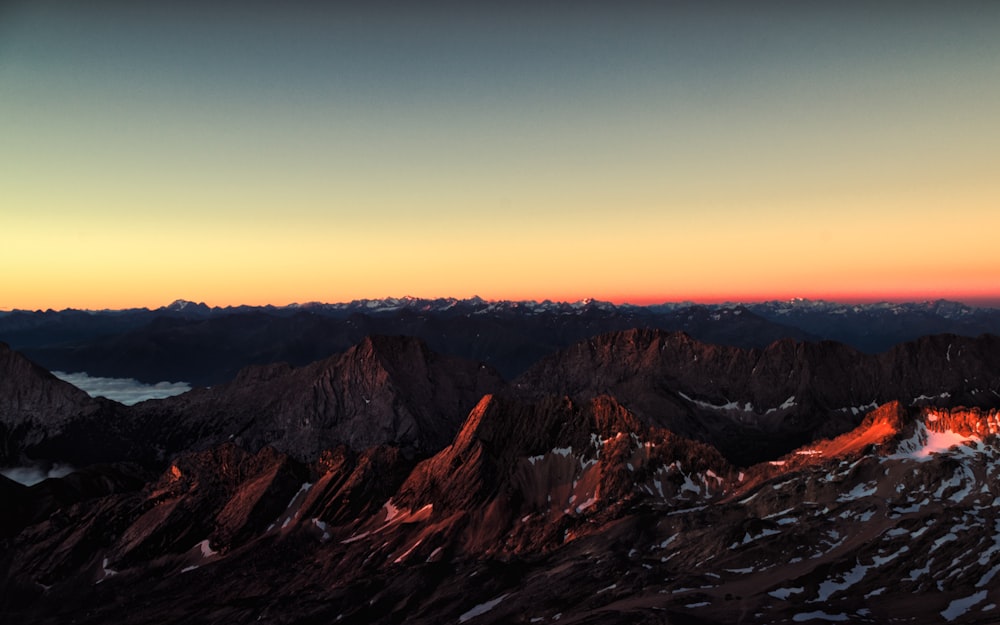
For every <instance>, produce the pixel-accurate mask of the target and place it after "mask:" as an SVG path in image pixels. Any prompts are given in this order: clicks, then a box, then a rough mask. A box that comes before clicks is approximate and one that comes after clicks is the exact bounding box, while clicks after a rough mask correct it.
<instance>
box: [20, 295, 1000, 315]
mask: <svg viewBox="0 0 1000 625" xmlns="http://www.w3.org/2000/svg"><path fill="white" fill-rule="evenodd" d="M391 300H395V301H399V302H403V301H435V300H446V301H447V300H453V301H456V302H469V301H476V300H479V301H482V302H484V303H487V304H499V303H524V304H530V303H534V304H544V303H550V304H556V305H558V304H566V305H574V304H590V303H597V304H610V305H613V306H635V307H639V308H649V307H655V306H667V305H690V306H722V307H724V306H741V305H757V304H766V303H774V302H781V303H794V302H803V303H805V302H810V303H824V304H841V305H857V306H863V305H877V304H896V305H903V304H929V303H936V302H949V303H955V304H960V305H963V306H968V307H970V308H993V309H1000V295H997V296H983V295H978V296H966V297H962V296H951V297H948V296H944V295H941V296H937V297H930V296H915V297H905V296H902V297H892V296H887V297H878V296H872V295H856V296H838V295H832V296H829V297H815V296H813V297H801V296H792V297H748V298H738V297H737V298H733V297H721V296H719V297H700V298H690V297H688V298H678V299H658V298H652V297H648V296H647V297H637V298H609V299H602V298H599V297H582V298H578V299H552V298H544V299H536V298H486V297H481V296H479V295H472V296H469V297H455V296H433V297H426V296H412V295H403V296H399V297H397V296H391V295H390V296H385V297H363V298H353V299H350V300H340V301H320V300H308V301H294V302H289V303H286V304H274V303H264V304H261V303H254V304H251V303H236V304H234V303H227V304H217V303H216V304H208V303H206V302H205V301H204V300H202V301H196V300H188V299H184V298H178V299H174V300H173V301H171V302H170V303H168V304H162V305H159V306H155V307H150V306H148V305H146V306H141V305H140V306H124V307H118V308H115V307H104V308H86V307H83V308H77V307H74V306H67V307H64V308H53V307H47V308H19V307H14V308H7V309H0V313H15V312H28V313H38V312H50V311H51V312H67V311H80V312H115V311H127V310H148V311H155V310H160V309H164V308H169V307H171V306H174V305H177V304H191V305H194V306H206V307H208V308H209V309H213V310H214V309H223V310H224V309H227V308H244V307H245V308H267V307H272V308H292V307H306V306H349V305H351V304H356V303H361V302H379V301H383V302H384V301H391Z"/></svg>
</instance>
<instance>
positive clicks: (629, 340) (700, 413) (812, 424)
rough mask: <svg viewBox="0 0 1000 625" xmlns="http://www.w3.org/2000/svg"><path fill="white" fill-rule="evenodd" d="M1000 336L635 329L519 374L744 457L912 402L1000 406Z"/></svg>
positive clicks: (523, 385) (522, 380)
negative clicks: (735, 337) (840, 337)
mask: <svg viewBox="0 0 1000 625" xmlns="http://www.w3.org/2000/svg"><path fill="white" fill-rule="evenodd" d="M998 373H1000V338H998V337H995V336H992V335H984V336H982V337H979V338H977V339H970V338H967V337H959V336H953V335H939V336H932V337H924V338H922V339H919V340H917V341H914V342H911V343H904V344H901V345H898V346H896V347H894V348H893V349H891V350H889V351H888V352H885V353H882V354H876V355H870V354H864V353H861V352H859V351H857V350H855V349H853V348H851V347H848V346H846V345H842V344H839V343H832V342H828V341H827V342H821V343H801V342H796V341H791V340H782V341H777V342H775V343H772V344H771V345H770V346H768V347H767V348H765V349H741V348H736V347H725V346H715V345H708V344H705V343H701V342H699V341H696V340H694V339H692V338H690V337H689V336H687V335H686V334H683V333H671V332H663V331H659V330H630V331H627V332H618V333H612V334H606V335H602V336H598V337H594V338H592V339H590V340H589V341H586V342H582V343H578V344H576V345H574V346H572V347H570V348H567V349H565V350H563V351H560V352H558V353H556V354H554V355H553V356H551V357H548V358H545V359H543V360H542V361H541V362H539V363H538V364H537V365H535V366H534V367H532V368H531V369H529V370H528V371H527V372H525V373H524V374H523V375H522V376H521V377H519V378H518V379H517V380H515V382H514V388H515V389H516V390H517V391H519V392H521V393H525V394H529V395H530V394H536V395H537V394H542V395H553V394H554V395H563V394H565V395H569V396H572V397H581V398H588V397H593V396H595V395H597V394H608V395H611V396H613V397H615V398H616V399H617V400H618V401H620V402H621V403H622V404H623V405H624V406H627V407H628V408H629V409H630V410H632V411H633V412H634V413H635V414H636V415H637V416H638V417H639V418H640V419H641V420H643V421H644V422H646V423H649V424H653V425H659V426H662V427H666V428H668V429H670V430H672V431H674V432H677V433H679V434H683V435H685V436H689V437H692V438H696V439H699V440H703V441H706V442H708V443H710V444H712V445H714V446H716V447H717V448H719V449H720V450H721V451H722V452H723V453H724V454H725V455H726V456H727V457H728V458H730V459H731V460H732V461H734V462H736V463H738V464H748V463H753V462H759V461H761V460H764V459H767V458H774V457H776V456H778V455H781V454H783V453H786V452H787V451H790V450H791V449H793V448H794V447H797V446H798V445H801V444H804V443H806V442H808V441H809V440H811V439H812V438H814V437H816V436H833V435H836V434H839V433H841V432H844V431H847V430H848V429H850V428H851V427H854V426H855V425H857V423H858V421H859V419H860V416H859V415H861V414H863V413H864V412H865V411H867V410H870V409H871V408H874V407H875V406H877V405H880V404H883V403H885V402H888V401H894V400H899V401H903V402H904V403H906V404H907V405H910V404H913V405H935V404H942V405H965V406H980V407H986V408H989V407H997V406H1000V394H998V393H1000V376H998V375H997V374H998Z"/></svg>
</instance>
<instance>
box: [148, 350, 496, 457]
mask: <svg viewBox="0 0 1000 625" xmlns="http://www.w3.org/2000/svg"><path fill="white" fill-rule="evenodd" d="M502 384H503V382H502V380H501V378H500V376H499V375H498V374H497V373H495V372H494V371H493V370H492V369H490V368H489V367H486V366H485V365H482V364H480V363H477V362H473V361H468V360H465V359H462V358H458V357H454V356H444V355H441V354H436V353H434V352H432V351H431V350H430V349H428V347H427V345H426V344H425V343H423V342H422V341H420V340H418V339H414V338H409V337H402V336H398V337H384V336H376V337H368V338H366V339H365V340H363V341H362V342H361V343H359V344H358V345H355V346H354V347H352V348H350V349H348V350H347V351H346V352H344V353H342V354H338V355H335V356H331V357H330V358H327V359H325V360H321V361H318V362H315V363H312V364H310V365H306V366H303V367H291V366H289V365H286V364H274V365H263V366H253V367H249V368H247V369H244V370H243V371H241V372H240V373H239V374H238V375H237V377H236V379H235V380H233V381H232V382H229V383H227V384H222V385H219V386H215V387H211V388H204V389H195V390H193V391H191V392H189V393H185V394H183V395H180V396H177V397H172V398H168V399H165V400H163V401H158V402H144V403H142V404H139V405H137V406H135V407H134V410H133V411H132V412H133V413H134V415H135V418H136V419H137V420H139V421H140V422H142V423H143V424H144V427H145V430H146V431H147V432H149V433H154V437H153V438H154V439H155V440H156V441H158V444H159V445H161V446H162V448H164V449H166V450H167V451H168V452H169V451H176V450H183V449H187V448H190V447H192V446H198V447H205V446H209V445H215V444H220V443H222V442H227V441H233V442H235V443H237V444H239V445H240V446H242V447H245V448H247V449H251V450H257V449H260V448H261V447H263V446H264V445H270V446H272V447H274V448H276V449H278V450H281V451H284V452H287V453H289V454H291V455H292V456H294V457H296V458H298V459H300V460H309V461H311V460H315V459H316V458H317V457H318V456H319V454H320V452H322V451H323V450H325V449H332V448H334V447H336V446H337V445H339V444H346V445H348V446H349V447H351V448H353V449H357V450H364V449H366V448H368V447H371V446H375V445H381V444H392V445H396V446H399V447H403V448H411V449H413V450H414V451H415V452H417V453H422V454H427V453H433V452H434V451H437V450H438V449H440V448H441V447H443V446H444V445H446V444H447V443H448V441H450V440H451V438H452V437H453V436H454V435H455V432H457V431H458V428H459V426H460V425H461V423H462V420H463V419H464V418H465V415H466V414H467V413H468V411H469V409H470V408H471V407H472V406H474V405H475V404H476V402H477V401H478V400H479V398H480V397H482V396H483V395H484V394H486V393H491V392H494V391H496V390H498V389H499V388H500V386H501V385H502Z"/></svg>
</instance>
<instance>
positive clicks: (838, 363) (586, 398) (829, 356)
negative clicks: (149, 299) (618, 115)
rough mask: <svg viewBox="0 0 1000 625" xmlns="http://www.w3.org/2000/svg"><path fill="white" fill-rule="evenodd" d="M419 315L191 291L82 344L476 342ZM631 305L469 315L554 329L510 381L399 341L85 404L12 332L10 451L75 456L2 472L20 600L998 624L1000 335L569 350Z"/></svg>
mask: <svg viewBox="0 0 1000 625" xmlns="http://www.w3.org/2000/svg"><path fill="white" fill-rule="evenodd" d="M414 302H415V301H414V300H405V301H403V302H402V304H400V310H381V309H380V305H378V304H376V305H369V304H368V303H365V304H357V305H356V306H361V305H363V306H365V307H366V308H368V309H370V310H371V311H373V312H372V313H371V314H369V315H360V316H358V315H357V314H356V311H354V312H351V313H349V314H348V315H347V316H346V317H343V318H340V319H339V320H338V319H337V318H335V317H324V316H323V315H320V314H312V313H308V314H309V316H308V317H302V316H301V314H302V311H298V312H296V311H291V310H285V309H282V310H280V311H279V310H277V309H276V310H275V311H273V312H263V311H261V310H252V311H244V312H236V313H233V314H229V313H221V312H213V311H212V310H211V309H207V310H206V308H205V307H200V306H196V305H194V309H193V311H194V313H195V314H193V315H192V316H190V317H185V316H183V313H184V311H185V310H188V309H189V308H190V306H192V305H182V304H177V305H176V306H174V307H172V308H171V309H170V310H164V311H161V314H159V317H158V320H154V321H153V322H150V323H149V324H146V325H142V324H139V323H137V324H136V325H133V326H131V329H128V330H125V331H123V332H119V333H117V334H115V333H111V334H104V335H97V334H95V335H94V336H93V337H92V338H91V339H87V341H90V343H88V344H92V345H101V344H103V343H102V340H98V339H97V338H96V337H97V336H107V337H108V338H107V339H103V340H106V341H107V343H106V344H107V345H118V346H120V345H123V344H124V343H118V341H122V340H124V339H122V337H135V336H146V335H147V334H146V333H147V332H149V327H148V326H149V325H150V324H151V325H155V326H156V327H161V328H164V329H169V328H173V329H174V330H171V331H177V332H180V334H178V335H177V336H180V335H182V334H183V333H184V332H194V335H197V332H196V329H197V328H201V327H202V326H201V324H212V323H220V322H221V323H222V325H221V326H218V327H227V328H231V327H235V326H238V325H239V324H238V323H236V321H237V320H242V322H245V323H246V325H245V326H240V327H244V328H245V329H247V328H261V327H273V326H270V324H274V323H278V322H277V321H275V320H285V321H289V323H290V324H294V323H296V322H301V321H303V320H305V319H310V320H313V321H316V320H318V322H319V323H326V322H327V321H330V320H332V321H330V322H331V323H334V325H337V324H339V326H341V327H342V326H346V325H347V322H348V321H353V323H355V324H359V325H360V324H361V320H367V321H365V323H372V324H374V323H375V321H373V320H378V319H387V320H390V321H391V323H400V320H401V319H403V320H405V319H410V320H411V322H412V323H413V326H412V327H418V328H424V329H426V328H428V327H438V326H434V325H433V323H432V322H434V323H440V324H441V325H440V327H441V328H444V329H445V330H448V331H449V333H450V332H452V331H451V330H450V329H451V328H452V326H451V325H450V324H449V323H446V322H445V320H444V319H445V318H437V317H436V316H435V315H436V314H444V312H441V313H435V312H431V311H425V312H424V313H419V314H418V313H417V312H415V311H412V310H411V311H409V312H407V311H408V310H409V308H411V307H413V306H415V305H416V304H415V303H414ZM442 302H443V303H442V304H441V306H440V307H441V308H442V309H444V308H445V307H446V305H450V306H451V308H459V307H461V306H465V305H466V304H464V303H461V302H457V301H454V300H447V301H442ZM477 305H479V306H481V307H482V310H486V309H487V308H489V307H490V306H494V304H491V303H486V302H479V303H478V304H477ZM817 306H819V307H820V309H822V310H826V312H824V313H822V314H826V315H830V316H833V315H846V316H850V315H852V314H862V313H861V311H855V312H847V311H845V312H836V311H835V310H831V309H826V308H823V307H822V306H820V305H815V306H812V307H817ZM795 307H796V305H795V304H791V305H789V306H788V307H786V308H787V309H794V308H795ZM942 307H943V308H944V309H947V310H949V311H951V312H949V313H944V312H941V313H934V316H933V317H934V318H940V319H950V318H954V319H955V320H956V321H955V322H956V323H959V322H961V323H965V322H962V321H961V320H962V319H966V321H968V319H969V318H975V319H988V318H989V315H988V314H985V313H980V312H976V311H972V312H968V313H965V312H961V310H959V311H958V312H955V309H953V308H950V307H948V306H943V305H942ZM346 308H347V307H345V309H346ZM175 309H176V310H175ZM782 309H783V308H782V307H781V306H778V305H775V307H774V310H775V311H778V310H782ZM861 310H866V311H867V312H865V313H864V314H866V315H874V316H876V317H877V316H878V315H877V314H876V312H874V311H876V310H877V308H873V309H861ZM913 310H920V306H914V307H913V309H912V310H911V309H907V308H903V309H901V311H900V312H898V313H893V312H891V311H890V312H889V313H887V314H896V315H897V316H900V317H904V318H916V317H908V315H911V314H912V315H917V313H915V312H912V311H913ZM963 310H964V309H963ZM970 310H971V309H970ZM679 311H683V315H688V316H690V317H692V319H691V321H692V322H693V321H695V320H696V319H707V321H708V322H712V323H717V324H720V325H718V326H717V327H718V328H723V327H724V325H723V324H724V320H726V321H725V323H729V324H730V325H728V326H725V327H726V328H727V329H726V330H725V331H726V332H729V331H734V332H735V330H734V328H738V327H746V328H758V329H761V330H760V331H761V334H759V335H758V336H764V329H766V331H767V332H770V331H772V330H775V328H776V327H777V326H775V325H768V324H772V323H773V322H770V321H768V320H767V319H766V318H765V317H764V316H763V315H760V314H758V313H757V312H753V311H752V310H750V309H749V308H746V307H734V308H728V307H717V308H708V307H696V308H687V307H678V308H677V309H676V310H675V311H674V312H675V313H677V312H679ZM907 311H910V312H907ZM633 313H635V314H636V315H639V314H640V313H638V312H635V311H630V310H628V309H624V310H623V309H621V307H607V306H605V305H602V304H598V303H592V302H591V303H584V304H581V305H579V306H571V305H549V304H545V305H538V306H537V307H529V308H521V307H520V306H513V305H508V304H503V305H499V306H496V307H495V308H494V309H492V310H491V311H489V312H483V313H481V314H476V313H475V312H474V311H473V312H468V313H466V312H462V313H459V314H458V316H457V317H455V328H462V327H464V326H462V325H461V324H462V323H463V322H462V320H463V319H465V320H469V319H473V320H475V319H479V318H481V319H484V320H485V321H484V322H483V323H485V324H486V325H476V323H480V322H478V321H470V322H468V323H470V325H469V326H468V327H469V328H478V329H479V330H480V331H481V332H480V333H481V334H482V330H483V329H484V328H486V327H490V328H493V329H495V330H496V331H497V333H496V334H492V335H489V336H487V337H485V338H484V339H483V342H482V343H469V344H468V345H473V346H474V345H479V348H482V349H485V346H487V345H497V346H501V345H502V346H506V347H507V348H509V349H510V350H511V353H514V352H515V351H516V350H515V349H514V347H512V345H513V346H515V347H516V345H518V344H519V343H517V341H527V340H528V339H527V338H525V337H528V336H531V335H530V334H529V333H528V331H527V328H531V329H532V331H537V332H539V333H540V334H539V335H541V336H545V337H547V338H546V340H545V341H544V342H543V343H542V344H534V345H535V349H536V352H531V353H538V354H539V355H538V356H537V357H535V358H534V359H533V360H532V361H531V363H529V364H528V365H526V366H523V367H521V368H520V370H519V371H518V372H517V373H516V375H510V371H508V372H507V373H506V374H505V373H503V372H501V371H499V370H498V369H497V368H495V367H493V366H491V365H490V364H489V362H487V359H485V358H479V359H477V358H468V357H464V356H462V355H460V354H456V353H455V352H456V351H458V350H448V351H439V350H437V349H435V348H434V346H433V345H432V343H431V341H428V340H424V339H422V338H418V337H415V336H412V335H405V333H403V334H396V335H392V336H386V335H379V334H373V335H366V336H363V337H361V338H360V339H359V340H358V341H357V342H356V343H354V344H352V345H350V346H348V347H346V348H344V349H340V350H336V351H332V352H330V353H327V354H326V355H324V356H323V357H322V358H317V359H315V360H313V361H310V362H308V363H302V364H294V363H292V364H290V363H288V362H272V363H267V364H259V363H258V364H250V365H248V366H245V367H243V368H241V369H239V370H238V371H237V372H236V373H234V374H233V375H231V376H227V378H226V379H225V380H221V381H219V382H217V383H213V384H212V385H211V386H206V387H201V388H196V389H194V390H192V391H190V392H188V393H185V394H182V395H178V396H175V397H170V398H167V399H161V400H151V401H146V402H141V403H139V404H136V405H134V406H124V405H121V404H118V403H116V402H113V401H110V400H106V399H102V398H91V397H90V396H88V395H87V394H86V393H84V392H82V391H80V390H78V389H76V388H75V387H73V386H71V385H69V384H66V383H65V382H63V381H61V380H59V379H57V378H55V377H54V376H52V375H51V374H50V373H49V372H48V371H47V370H46V369H44V368H42V367H41V366H40V365H39V364H36V363H35V362H32V360H31V359H29V358H28V357H27V355H26V353H27V352H29V351H30V350H23V351H22V350H16V349H12V348H11V347H10V346H7V345H0V442H2V445H0V466H8V467H14V466H21V467H23V466H27V465H29V464H30V465H34V466H36V467H40V468H41V469H43V470H44V469H48V468H51V467H53V466H56V465H59V466H65V465H67V464H69V465H72V466H73V467H76V469H77V470H75V471H73V472H71V473H69V474H68V475H65V476H63V477H52V478H49V479H45V480H43V481H41V482H39V483H37V484H34V485H32V486H26V485H23V484H20V483H17V482H15V481H13V480H10V479H7V478H5V477H0V500H2V501H3V502H4V504H5V505H4V507H3V511H2V512H0V544H2V549H0V571H2V572H3V573H2V577H0V615H2V616H3V617H4V621H8V620H9V621H10V622H19V623H67V622H75V623H109V622H115V623H233V622H272V623H401V622H407V623H473V624H480V623H482V624H487V623H556V622H558V623H560V625H562V624H564V623H800V622H801V623H823V622H838V621H842V622H871V623H892V622H899V623H904V622H905V623H914V622H917V623H924V622H935V623H936V622H941V623H948V622H955V623H991V622H996V621H997V619H998V618H1000V617H998V615H997V614H998V612H997V605H998V604H1000V591H997V590H996V589H995V588H996V586H995V584H994V583H993V582H994V578H995V576H996V574H997V573H998V572H1000V503H998V502H1000V487H998V486H997V479H996V478H997V473H998V471H1000V443H998V441H1000V439H998V438H997V434H998V431H1000V338H998V337H997V336H995V335H992V334H983V335H981V336H976V337H968V336H960V335H958V334H953V333H948V334H934V335H927V336H921V337H919V338H916V339H914V340H911V341H907V342H902V343H898V344H895V345H893V346H892V347H891V348H889V349H886V350H883V351H879V352H875V353H871V352H868V351H865V350H861V349H858V348H857V347H854V346H851V345H848V344H844V343H839V342H834V341H829V340H802V339H801V338H796V337H779V338H777V339H775V340H773V341H771V342H769V343H767V344H766V345H763V346H759V345H754V344H752V343H754V341H756V340H757V339H754V341H751V340H749V339H748V340H747V343H748V344H746V345H742V346H739V345H733V344H731V343H732V342H735V341H731V342H728V343H725V342H724V343H721V344H716V343H711V342H706V341H702V340H699V339H697V338H695V337H694V336H692V335H691V334H690V333H685V332H679V331H671V330H667V329H663V328H655V327H649V326H648V325H644V324H637V325H636V326H635V327H631V328H619V329H614V330H612V331H609V332H599V333H595V334H590V335H587V336H585V337H584V338H582V339H580V340H576V341H571V340H570V336H571V335H573V333H574V332H581V333H582V332H584V328H585V323H584V322H583V321H582V320H586V319H587V318H588V315H591V317H590V318H591V320H592V321H593V322H594V324H595V327H596V326H600V325H601V324H603V323H605V322H608V321H607V320H609V319H615V323H617V322H618V321H621V322H622V323H624V322H625V321H627V320H628V319H630V318H631V319H633V320H634V319H635V318H637V317H629V316H628V315H630V314H633ZM39 314H41V315H45V314H47V313H39ZM55 314H56V315H59V314H62V313H55ZM73 314H74V315H75V314H76V313H73ZM84 314H89V313H84ZM106 314H109V315H110V314H113V313H106ZM122 314H126V313H122ZM129 314H131V313H129ZM135 314H136V315H137V316H138V317H141V316H142V315H144V314H147V313H142V312H137V313H135ZM172 314H177V315H181V316H178V317H171V315H172ZM466 314H468V316H466ZM641 314H647V313H645V312H642V313H641ZM648 314H651V315H652V314H659V313H656V311H653V312H650V313H648ZM664 314H666V313H664ZM671 314H673V313H671ZM775 314H776V315H778V314H784V315H786V316H790V317H793V318H794V317H795V314H793V313H792V312H787V313H777V312H776V313H775ZM816 314H819V313H816ZM380 315H383V316H382V317H380ZM421 315H423V316H421ZM698 315H701V317H699V316H698ZM948 315H952V316H951V317H949V316H948ZM92 316H93V317H96V318H97V319H98V321H99V322H100V323H103V322H104V321H106V320H102V314H101V313H95V314H93V315H92ZM715 316H718V319H715ZM970 316H971V317H970ZM7 318H9V315H8V316H7ZM508 318H509V319H510V320H509V321H508V322H504V321H503V320H504V319H508ZM522 318H523V319H522ZM678 318H679V317H678ZM740 318H745V319H749V320H750V323H749V325H747V326H740V325H739V324H741V323H744V321H743V320H742V319H740ZM810 318H811V319H816V318H818V317H810ZM262 319H264V321H261V320H262ZM559 319H567V320H572V321H569V322H567V323H565V324H562V325H560V324H558V323H557V320H559ZM24 320H25V319H24V318H22V321H24ZM413 320H416V321H413ZM435 320H437V321H435ZM594 320H597V321H594ZM529 321H540V322H541V323H540V324H539V325H531V324H530V323H529ZM486 322H489V323H486ZM73 323H76V322H73ZM94 323H95V324H96V323H98V322H96V321H95V322H94ZM257 323H260V324H261V325H256V324H257ZM797 323H799V322H797ZM970 323H971V322H970ZM976 323H980V321H977V322H976ZM232 324H235V325H232ZM762 324H763V325H762ZM126 325H127V324H126ZM902 325H905V324H902ZM973 325H974V324H970V325H968V326H966V327H973ZM38 327H40V326H38ZM76 327H77V328H79V327H81V326H76ZM94 327H96V326H94ZM213 327H215V326H213ZM282 327H291V325H289V326H282ZM310 327H313V328H315V326H310ZM331 327H333V326H331ZM365 327H367V326H365ZM546 327H547V328H549V332H548V334H546V333H545V332H544V331H543V329H544V328H546ZM706 327H711V323H708V324H707V326H706ZM782 327H786V326H782ZM787 327H789V328H794V326H792V325H789V326H787ZM851 327H856V328H861V326H851ZM184 329H186V330H184ZM514 329H516V330H517V331H514ZM182 330H183V331H182ZM202 330H204V328H202ZM470 331H471V330H463V331H462V332H459V331H458V330H454V331H453V332H454V334H452V336H462V337H465V338H468V337H467V335H466V334H463V332H470ZM775 331H776V330H775ZM859 331H860V330H859ZM263 332H264V335H267V336H270V335H268V334H267V331H263ZM560 332H561V333H562V334H560ZM796 332H798V331H797V330H796ZM809 334H810V336H812V333H809ZM254 335H255V334H254V332H253V331H247V333H246V334H245V335H244V336H254ZM279 335H280V333H275V335H274V336H279ZM305 336H308V334H307V333H306V334H303V337H305ZM345 336H346V335H345ZM734 336H735V334H734ZM227 340H228V339H227ZM275 340H277V339H275ZM324 340H326V339H324V338H323V337H322V336H320V337H317V344H320V345H321V344H324V343H323V341H324ZM279 342H280V341H279ZM563 342H565V343H566V344H565V345H563V344H562V343H563ZM223 343H224V341H223ZM223 343H217V344H215V345H216V346H218V345H221V344H223ZM459 343H460V342H456V343H454V344H455V345H458V344H459ZM81 344H82V343H81ZM276 344H277V343H276ZM78 347H79V345H78ZM115 349H118V347H116V348H115ZM315 349H319V347H315ZM51 353H55V352H51ZM81 353H82V352H81ZM108 353H109V354H110V353H114V350H112V351H109V352H108ZM523 357H524V358H525V359H527V356H523ZM501 360H502V359H501ZM234 362H235V360H234ZM505 362H506V361H505Z"/></svg>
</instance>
